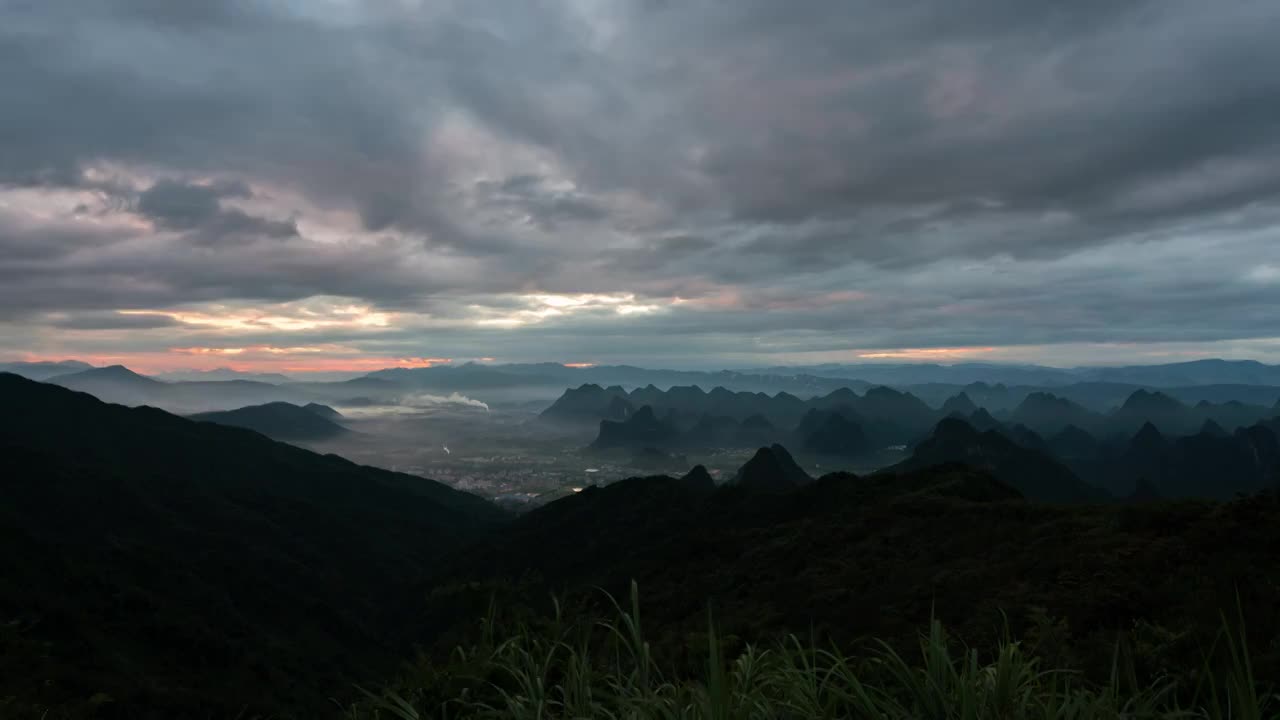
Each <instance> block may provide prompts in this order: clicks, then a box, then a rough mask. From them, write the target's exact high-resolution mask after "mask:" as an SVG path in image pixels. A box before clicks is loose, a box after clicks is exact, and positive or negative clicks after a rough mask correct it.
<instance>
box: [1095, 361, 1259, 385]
mask: <svg viewBox="0 0 1280 720" xmlns="http://www.w3.org/2000/svg"><path fill="white" fill-rule="evenodd" d="M1078 374H1080V375H1084V376H1087V377H1089V378H1091V379H1093V380H1097V381H1104V382H1118V383H1134V384H1138V385H1148V386H1153V387H1177V386H1186V385H1224V384H1238V385H1280V365H1264V364H1263V363H1260V362H1257V361H1254V360H1219V359H1208V360H1192V361H1190V362H1182V363H1171V364H1166V365H1131V366H1124V367H1100V368H1092V369H1087V370H1082V371H1081V372H1079V373H1078Z"/></svg>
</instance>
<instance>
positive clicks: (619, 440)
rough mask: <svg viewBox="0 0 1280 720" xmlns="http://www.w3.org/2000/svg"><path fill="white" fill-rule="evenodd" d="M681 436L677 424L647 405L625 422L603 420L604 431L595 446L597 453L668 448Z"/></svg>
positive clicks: (597, 438)
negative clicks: (601, 451)
mask: <svg viewBox="0 0 1280 720" xmlns="http://www.w3.org/2000/svg"><path fill="white" fill-rule="evenodd" d="M679 436H680V431H679V430H678V429H677V428H676V427H675V426H674V425H673V424H671V423H670V422H668V421H666V420H661V419H659V418H658V417H657V415H655V414H654V412H653V408H652V407H649V406H648V405H645V406H644V407H642V408H640V409H639V410H636V411H635V412H634V413H632V415H631V417H629V418H627V419H626V420H623V421H621V422H614V421H612V420H601V421H600V432H599V434H598V435H597V436H596V439H595V441H594V442H592V443H591V447H592V449H595V450H608V449H612V448H632V449H640V448H646V447H652V448H664V447H670V446H671V445H673V444H676V443H677V441H678V439H679Z"/></svg>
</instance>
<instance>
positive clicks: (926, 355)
mask: <svg viewBox="0 0 1280 720" xmlns="http://www.w3.org/2000/svg"><path fill="white" fill-rule="evenodd" d="M997 349H998V348H994V347H942V348H896V349H893V350H872V351H868V352H860V353H858V357H860V358H864V359H867V360H947V359H962V358H967V357H970V356H973V355H983V354H986V353H993V352H996V350H997Z"/></svg>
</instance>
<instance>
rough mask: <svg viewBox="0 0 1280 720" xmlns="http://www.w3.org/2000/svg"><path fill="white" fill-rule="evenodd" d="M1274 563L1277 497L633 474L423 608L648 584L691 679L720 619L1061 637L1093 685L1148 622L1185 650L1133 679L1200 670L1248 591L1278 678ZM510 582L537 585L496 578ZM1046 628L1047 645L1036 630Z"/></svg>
mask: <svg viewBox="0 0 1280 720" xmlns="http://www.w3.org/2000/svg"><path fill="white" fill-rule="evenodd" d="M1132 488H1133V485H1132V484H1131V485H1130V486H1129V488H1126V494H1127V493H1128V492H1129V490H1131V489H1132ZM1277 552H1280V502H1277V501H1276V500H1275V499H1274V498H1269V497H1263V496H1259V497H1253V498H1249V499H1245V500H1239V501H1236V502H1232V503H1229V504H1216V503H1207V502H1194V503H1169V502H1160V501H1154V502H1149V503H1143V504H1141V505H1132V506H1129V505H1121V504H1119V503H1116V504H1111V505H1073V506H1064V505H1054V504H1044V503H1037V502H1032V501H1028V500H1025V499H1024V498H1022V497H1021V496H1020V494H1019V493H1018V492H1017V491H1015V490H1014V489H1012V488H1010V487H1009V486H1008V485H1007V484H1005V483H1002V482H1000V481H999V480H997V479H995V478H993V477H992V476H991V475H990V474H988V473H985V472H983V471H981V470H976V469H974V468H970V467H965V466H962V465H958V464H948V465H943V466H934V467H930V468H925V469H922V470H919V471H913V472H908V473H899V474H885V475H871V476H853V475H849V474H845V473H833V474H830V475H826V476H824V477H822V478H819V479H818V480H816V481H814V482H812V483H809V484H807V485H804V486H802V487H799V488H796V489H793V490H790V491H785V492H779V493H765V494H759V493H744V492H740V491H736V490H735V489H734V488H732V487H720V488H718V489H715V490H714V491H712V492H706V491H705V490H704V491H702V492H685V491H683V489H682V487H681V485H680V481H679V480H677V479H676V478H669V477H656V478H635V479H632V480H627V481H623V482H621V483H617V484H615V485H611V486H608V487H603V488H596V489H589V490H585V491H583V492H581V493H578V494H577V495H575V496H573V497H569V498H566V499H565V500H561V501H557V502H555V503H552V504H550V505H548V506H546V507H544V508H540V509H538V510H535V511H533V512H530V513H528V514H526V515H524V516H522V517H520V518H518V519H517V520H516V521H515V522H514V523H512V525H510V526H507V527H504V528H501V529H499V530H498V531H497V532H495V533H494V534H493V535H492V536H490V538H489V539H488V540H487V541H486V542H485V543H483V544H482V545H479V546H473V547H472V548H469V549H468V550H466V551H463V552H461V553H459V554H458V556H457V557H456V558H455V560H454V563H453V565H452V566H451V572H452V573H453V574H452V575H451V581H450V582H447V583H439V584H438V590H437V591H436V592H435V593H433V594H432V596H431V597H430V598H429V599H428V600H427V608H426V609H425V610H424V613H426V614H428V615H434V614H436V613H437V612H441V611H443V610H444V609H447V608H467V609H468V610H467V612H468V614H467V615H466V617H467V619H468V620H470V619H471V618H473V617H474V614H475V611H474V610H472V608H476V607H485V606H486V603H487V602H488V601H489V599H490V598H491V597H493V596H494V595H495V593H498V594H499V596H500V597H501V598H503V602H504V603H508V604H511V605H515V606H516V607H517V609H516V610H514V611H512V612H511V613H510V615H511V616H512V617H514V618H515V619H516V621H523V620H524V618H526V617H528V615H527V614H524V613H525V610H526V608H528V609H531V610H535V611H536V609H537V608H545V607H547V606H548V603H547V602H546V601H545V600H544V598H545V597H546V595H547V593H550V592H556V593H557V597H558V598H560V605H559V606H558V607H561V608H567V607H583V606H587V607H599V606H600V605H604V606H605V610H604V612H605V613H612V612H613V610H612V608H611V606H609V604H608V601H607V600H605V601H602V600H601V599H600V593H599V590H596V588H603V589H604V590H606V591H608V592H610V593H612V594H613V595H614V597H616V598H618V599H619V600H620V601H622V602H623V604H624V606H625V604H626V600H625V598H626V597H627V594H628V592H629V589H630V585H631V582H632V581H633V580H634V581H635V582H636V583H637V586H638V588H639V599H640V605H641V608H642V612H643V614H644V627H645V638H646V640H647V641H651V642H652V644H653V645H652V652H653V653H654V654H655V655H658V656H669V657H677V658H687V661H688V663H689V665H690V667H691V668H692V670H693V671H697V670H699V669H701V668H702V667H704V663H705V657H704V655H705V652H706V649H705V648H704V647H702V645H703V644H705V642H706V630H707V622H708V611H709V608H710V612H711V613H713V614H714V617H715V621H716V624H717V626H718V627H719V629H720V630H721V632H722V633H723V634H724V636H725V637H732V638H734V640H733V641H734V642H735V643H743V644H745V643H754V644H757V646H760V645H764V646H766V647H768V646H770V643H772V642H774V641H776V640H778V639H779V638H781V639H783V640H785V639H786V638H787V637H788V636H789V635H791V634H795V633H798V632H803V633H804V634H805V639H804V640H803V642H806V643H807V642H813V643H815V644H817V645H819V646H822V647H833V648H864V647H866V643H867V639H868V638H881V639H883V640H884V641H885V642H887V643H890V644H891V645H892V646H893V647H894V648H895V649H897V651H898V652H906V651H911V652H916V653H918V652H919V650H920V645H919V634H918V633H919V629H920V627H921V625H922V623H927V622H928V621H929V619H931V618H936V619H938V620H940V621H942V622H943V623H945V624H946V626H947V627H948V629H950V630H953V631H954V632H955V636H957V637H960V638H963V639H964V642H965V644H966V647H968V648H972V649H973V650H974V651H976V652H978V653H985V652H988V651H989V648H990V643H992V642H993V641H995V640H997V639H998V638H999V637H1001V636H1004V635H1006V634H1010V635H1012V636H1014V637H1024V638H1032V637H1034V638H1036V639H1038V640H1039V645H1038V650H1037V653H1045V652H1055V651H1052V650H1049V649H1048V648H1047V646H1046V645H1044V643H1045V642H1049V640H1048V638H1050V637H1051V638H1053V640H1052V642H1054V643H1055V644H1058V645H1060V646H1061V647H1064V648H1067V649H1068V651H1069V652H1070V653H1071V655H1070V657H1071V659H1072V665H1071V666H1072V667H1073V668H1074V669H1076V670H1079V671H1080V672H1081V674H1082V677H1081V681H1084V680H1085V679H1096V680H1099V681H1103V682H1105V681H1106V678H1107V677H1109V673H1110V672H1111V670H1112V668H1113V667H1114V664H1113V659H1114V652H1115V647H1116V644H1117V638H1119V637H1121V634H1122V633H1127V632H1130V631H1132V629H1133V628H1135V627H1141V628H1142V632H1143V635H1142V636H1143V637H1147V636H1148V634H1155V636H1156V637H1168V636H1167V635H1166V634H1165V633H1166V632H1172V633H1177V637H1180V638H1182V640H1183V641H1184V642H1179V643H1169V644H1166V645H1165V646H1164V647H1163V649H1161V650H1158V651H1153V652H1158V653H1160V655H1159V656H1158V659H1156V660H1155V662H1152V663H1150V664H1148V663H1146V662H1145V661H1143V660H1142V659H1141V657H1142V656H1139V659H1138V660H1137V661H1136V663H1135V665H1136V667H1137V672H1138V673H1139V674H1143V673H1145V672H1151V673H1152V674H1153V675H1160V674H1163V673H1165V672H1167V668H1169V667H1180V666H1181V667H1187V668H1199V667H1201V665H1200V662H1201V659H1202V656H1201V654H1200V653H1201V652H1202V651H1203V650H1202V649H1203V648H1204V647H1206V646H1208V645H1209V644H1212V642H1213V641H1214V639H1215V637H1217V635H1216V633H1217V632H1218V630H1219V628H1220V627H1221V617H1220V614H1219V613H1220V612H1221V608H1222V607H1224V606H1225V607H1230V608H1234V607H1236V601H1237V598H1239V599H1240V602H1241V605H1242V612H1243V614H1244V616H1245V617H1246V618H1248V619H1249V621H1248V624H1247V627H1248V630H1249V632H1250V633H1251V634H1252V635H1253V637H1256V638H1257V641H1256V642H1255V641H1254V640H1253V639H1252V638H1251V639H1250V640H1249V642H1250V645H1251V647H1255V646H1256V647H1259V648H1269V649H1268V650H1265V651H1264V652H1261V653H1259V655H1258V663H1259V665H1258V666H1257V668H1256V670H1255V672H1257V674H1258V676H1259V677H1277V676H1278V675H1277V673H1278V672H1280V648H1276V647H1275V646H1274V645H1271V644H1270V641H1271V639H1272V638H1274V637H1275V632H1276V631H1277V629H1280V607H1278V606H1277V604H1276V603H1275V602H1274V591H1273V588H1274V587H1275V583H1276V582H1280V567H1277V565H1276V563H1275V562H1274V557H1275V554H1276V553H1277ZM511 577H519V578H530V577H532V578H534V579H535V580H534V581H533V582H532V584H530V583H529V582H527V581H524V580H522V581H521V582H520V583H519V584H516V583H513V582H503V581H502V578H511ZM495 587H496V588H497V590H495ZM1188 587H1195V588H1196V591H1195V592H1187V591H1186V589H1187V588H1188ZM540 612H541V616H543V617H546V616H547V615H548V614H549V613H550V612H551V610H549V609H542V610H541V611H540ZM610 616H612V615H610ZM1046 618H1052V620H1049V621H1048V623H1049V624H1051V626H1052V628H1053V629H1052V632H1053V634H1052V635H1043V634H1041V633H1043V632H1044V631H1045V626H1046ZM797 628H799V630H797ZM698 633H701V634H698ZM691 642H700V644H696V645H691ZM451 649H452V646H451V645H446V646H445V647H442V648H441V655H442V656H443V654H444V653H447V652H448V651H449V650H451ZM961 657H963V656H961ZM1175 657H1176V658H1177V659H1175ZM1184 663H1185V664H1184ZM1074 682H1076V680H1073V683H1074Z"/></svg>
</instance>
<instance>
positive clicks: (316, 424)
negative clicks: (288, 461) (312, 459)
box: [188, 402, 347, 440]
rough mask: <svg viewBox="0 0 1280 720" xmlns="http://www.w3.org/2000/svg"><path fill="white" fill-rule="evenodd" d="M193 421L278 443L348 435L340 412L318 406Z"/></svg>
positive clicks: (201, 416)
mask: <svg viewBox="0 0 1280 720" xmlns="http://www.w3.org/2000/svg"><path fill="white" fill-rule="evenodd" d="M188 417H190V418H191V419H192V420H199V421H201V422H211V423H218V424H219V425H231V426H233V427H241V428H246V429H249V430H255V431H257V432H260V433H262V434H263V435H266V436H267V437H272V438H275V439H277V440H323V439H325V438H331V437H334V436H336V435H341V434H343V433H345V432H347V429H346V428H344V427H342V426H341V425H339V424H338V422H337V421H339V420H341V418H342V416H341V415H340V414H338V411H337V410H334V409H333V408H331V407H329V406H327V405H320V404H318V403H309V404H307V405H306V406H304V407H298V406H297V405H292V404H290V403H287V402H273V403H266V404H265V405H250V406H249V407H242V408H237V409H235V410H224V411H221V412H207V413H197V414H195V415H189V416H188Z"/></svg>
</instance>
